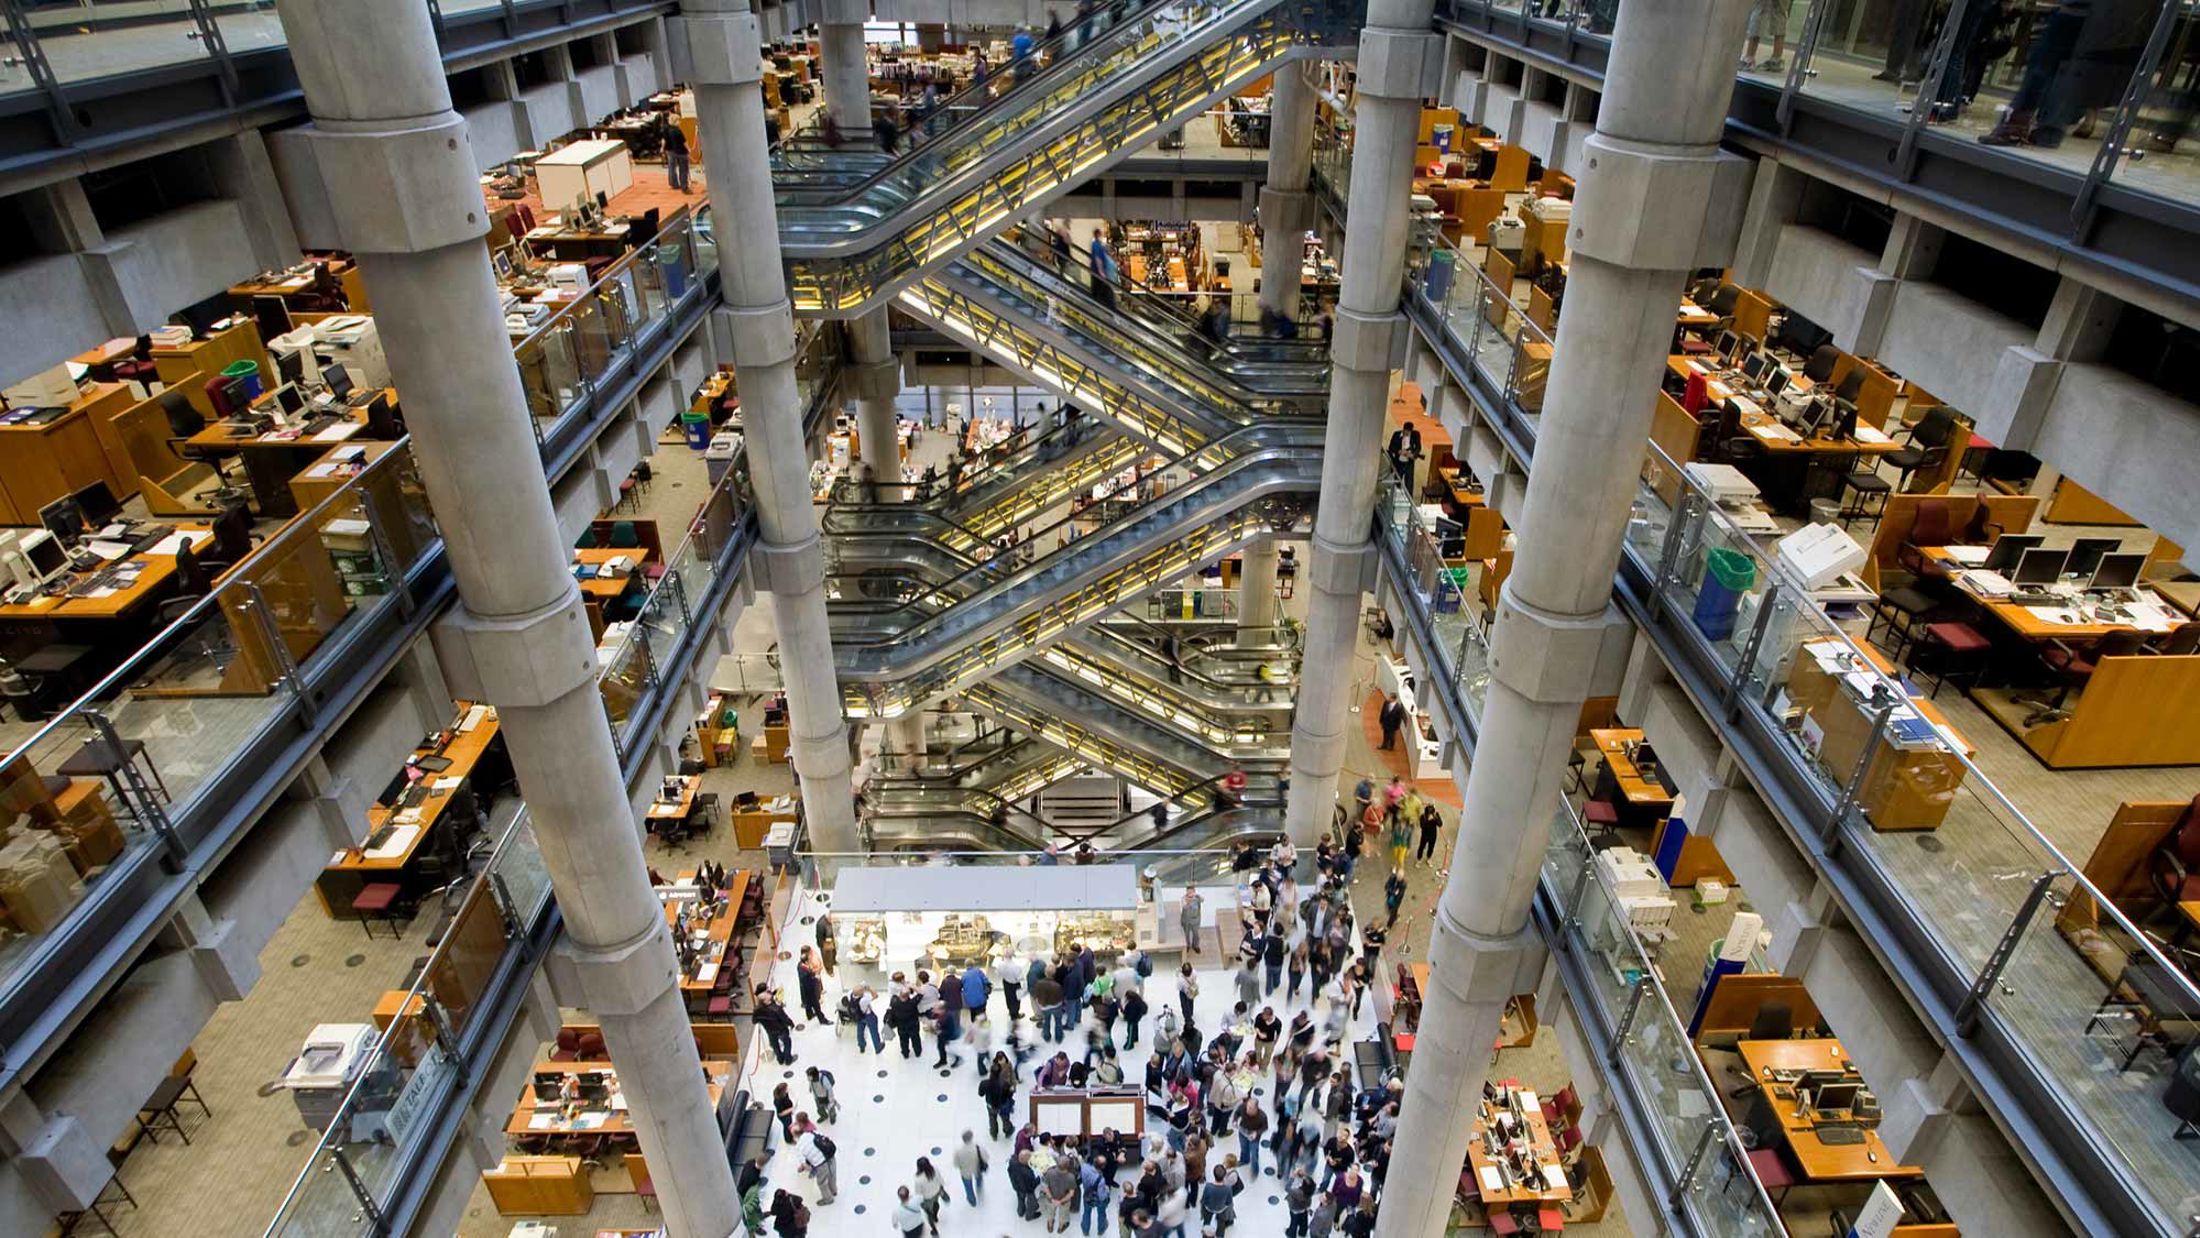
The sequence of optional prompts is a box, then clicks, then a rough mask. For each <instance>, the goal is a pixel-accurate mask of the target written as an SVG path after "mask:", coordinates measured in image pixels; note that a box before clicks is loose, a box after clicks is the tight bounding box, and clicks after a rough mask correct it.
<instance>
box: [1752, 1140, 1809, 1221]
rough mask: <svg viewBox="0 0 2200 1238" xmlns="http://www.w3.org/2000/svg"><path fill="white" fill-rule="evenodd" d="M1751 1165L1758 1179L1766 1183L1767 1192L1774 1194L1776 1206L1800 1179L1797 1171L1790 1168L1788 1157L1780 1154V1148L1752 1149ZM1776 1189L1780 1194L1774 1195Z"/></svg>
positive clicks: (1773, 1201)
mask: <svg viewBox="0 0 2200 1238" xmlns="http://www.w3.org/2000/svg"><path fill="white" fill-rule="evenodd" d="M1749 1167H1750V1168H1751V1169H1753V1170H1755V1171H1756V1173H1757V1181H1759V1182H1762V1183H1763V1184H1764V1187H1765V1193H1766V1194H1767V1195H1772V1204H1773V1206H1774V1207H1776V1208H1777V1207H1779V1205H1780V1203H1781V1201H1783V1200H1785V1199H1786V1198H1787V1193H1788V1191H1789V1190H1791V1189H1793V1188H1794V1186H1795V1184H1796V1182H1797V1181H1799V1179H1798V1178H1797V1177H1796V1174H1795V1171H1794V1170H1791V1169H1789V1168H1788V1164H1787V1158H1786V1157H1783V1156H1781V1155H1780V1150H1779V1149H1778V1148H1754V1149H1751V1151H1750V1153H1749ZM1775 1191H1777V1192H1779V1194H1777V1195H1773V1192H1775Z"/></svg>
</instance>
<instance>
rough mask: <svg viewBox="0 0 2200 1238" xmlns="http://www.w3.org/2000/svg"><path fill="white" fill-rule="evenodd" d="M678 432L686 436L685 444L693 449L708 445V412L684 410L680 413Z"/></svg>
mask: <svg viewBox="0 0 2200 1238" xmlns="http://www.w3.org/2000/svg"><path fill="white" fill-rule="evenodd" d="M680 433H682V434H684V435H686V436H687V445H688V446H689V447H690V448H692V449H693V450H695V451H703V450H705V449H707V448H708V447H709V446H710V414H709V413H698V412H692V411H691V412H685V413H682V414H680Z"/></svg>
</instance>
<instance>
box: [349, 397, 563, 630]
mask: <svg viewBox="0 0 2200 1238" xmlns="http://www.w3.org/2000/svg"><path fill="white" fill-rule="evenodd" d="M528 420H530V421H532V420H534V419H533V418H531V417H530V418H529V419H528ZM361 476H362V477H363V476H365V474H361ZM359 506H360V507H361V508H363V509H365V511H366V513H367V532H368V535H369V536H370V537H372V538H373V539H374V553H375V554H376V555H377V556H378V557H380V558H381V560H382V578H383V580H385V581H386V582H388V584H389V587H390V590H391V592H393V593H395V594H396V595H397V611H398V613H399V614H401V615H403V616H405V617H406V618H407V619H410V618H412V616H413V611H414V609H415V608H416V607H417V606H418V605H419V603H418V602H416V601H415V600H414V599H413V595H412V590H410V589H408V588H406V587H405V573H404V570H403V569H402V568H400V567H399V566H398V563H397V545H396V543H394V542H392V541H391V540H390V530H389V526H388V525H386V524H384V523H383V520H384V519H385V517H384V516H383V513H382V508H381V505H380V504H379V503H376V502H375V500H374V493H373V491H371V490H369V489H368V488H367V487H365V486H361V487H359Z"/></svg>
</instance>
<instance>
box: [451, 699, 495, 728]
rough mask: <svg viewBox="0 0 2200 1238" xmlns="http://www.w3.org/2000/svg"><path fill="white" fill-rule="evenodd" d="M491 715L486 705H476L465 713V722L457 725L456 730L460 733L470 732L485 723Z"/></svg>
mask: <svg viewBox="0 0 2200 1238" xmlns="http://www.w3.org/2000/svg"><path fill="white" fill-rule="evenodd" d="M491 714H492V711H491V710H490V708H489V707H488V706H487V705H476V706H474V707H473V708H471V709H469V710H467V711H466V718H465V721H463V722H460V723H459V724H458V729H459V730H460V731H462V732H463V731H471V730H473V729H474V728H475V727H477V726H480V725H481V724H482V723H483V722H484V721H486V720H487V719H488V718H489V717H490V716H491Z"/></svg>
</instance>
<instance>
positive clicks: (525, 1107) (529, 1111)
mask: <svg viewBox="0 0 2200 1238" xmlns="http://www.w3.org/2000/svg"><path fill="white" fill-rule="evenodd" d="M733 1068H734V1063H732V1062H719V1061H707V1062H704V1063H703V1074H704V1076H705V1077H706V1078H707V1079H708V1080H709V1081H710V1082H709V1087H710V1103H711V1104H712V1105H713V1106H716V1105H717V1104H718V1103H719V1101H720V1100H721V1099H722V1098H723V1097H724V1096H725V1093H726V1088H727V1086H728V1085H729V1084H731V1083H732V1081H733ZM595 1071H600V1072H602V1073H603V1074H604V1075H606V1076H608V1077H609V1079H610V1081H611V1082H612V1083H613V1084H614V1085H615V1084H616V1081H617V1079H618V1073H619V1072H618V1071H617V1069H616V1068H614V1067H613V1066H612V1065H611V1063H609V1062H550V1061H542V1062H537V1063H535V1068H534V1069H533V1070H531V1071H529V1072H527V1082H526V1084H525V1085H524V1086H522V1088H521V1089H520V1095H519V1104H518V1105H516V1106H514V1107H513V1109H512V1117H511V1120H510V1121H508V1122H506V1123H505V1124H504V1131H505V1133H506V1134H508V1135H537V1136H545V1137H549V1138H557V1137H559V1136H565V1135H630V1134H632V1133H633V1131H634V1125H633V1123H632V1122H630V1121H628V1119H627V1114H626V1111H625V1110H624V1109H614V1110H611V1111H610V1113H609V1114H608V1116H606V1117H605V1119H604V1122H603V1124H602V1125H600V1126H591V1127H575V1126H573V1125H571V1124H570V1123H569V1122H567V1121H565V1120H563V1119H560V1121H559V1123H558V1124H557V1125H555V1126H549V1127H545V1128H542V1129H539V1130H538V1129H535V1128H533V1127H531V1126H530V1125H529V1123H530V1122H531V1121H532V1120H533V1118H534V1116H535V1110H536V1108H537V1106H536V1103H535V1076H536V1075H547V1074H553V1073H555V1074H563V1075H579V1074H587V1073H590V1072H595ZM613 1090H614V1091H616V1090H617V1089H616V1087H615V1086H614V1088H613ZM542 1108H543V1109H544V1110H545V1111H551V1110H554V1109H555V1108H556V1106H554V1105H545V1106H542Z"/></svg>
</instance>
